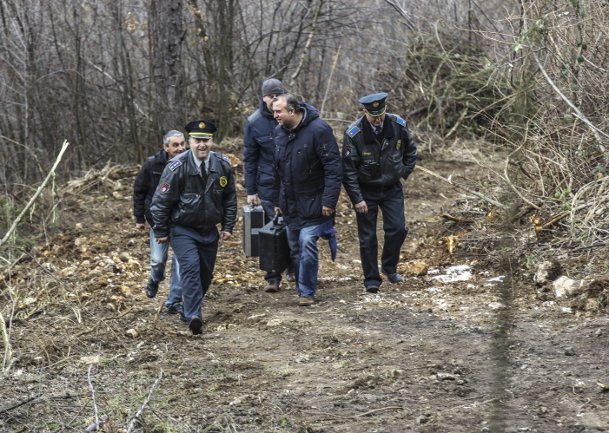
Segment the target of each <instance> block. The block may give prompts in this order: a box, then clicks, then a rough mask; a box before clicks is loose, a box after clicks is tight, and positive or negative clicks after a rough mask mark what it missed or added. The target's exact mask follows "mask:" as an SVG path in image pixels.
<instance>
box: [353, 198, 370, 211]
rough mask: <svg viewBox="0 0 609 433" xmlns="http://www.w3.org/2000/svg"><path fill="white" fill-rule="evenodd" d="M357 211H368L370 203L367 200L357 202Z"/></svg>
mask: <svg viewBox="0 0 609 433" xmlns="http://www.w3.org/2000/svg"><path fill="white" fill-rule="evenodd" d="M355 212H357V213H368V205H367V204H366V201H365V200H362V201H360V202H359V203H355Z"/></svg>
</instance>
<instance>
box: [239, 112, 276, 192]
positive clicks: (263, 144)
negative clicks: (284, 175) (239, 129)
mask: <svg viewBox="0 0 609 433" xmlns="http://www.w3.org/2000/svg"><path fill="white" fill-rule="evenodd" d="M276 126H277V121H276V120H275V118H274V117H273V114H272V113H271V112H270V111H269V110H268V108H267V106H266V104H265V102H264V101H260V106H259V107H258V109H257V110H256V111H255V112H254V113H253V114H252V115H251V116H249V117H248V119H247V123H246V124H245V127H244V129H243V171H244V173H245V190H246V191H247V194H248V195H254V194H258V197H260V198H261V199H263V200H269V201H271V200H273V197H274V195H275V190H274V189H275V172H274V170H273V154H274V153H275V145H274V144H273V134H274V130H275V127H276Z"/></svg>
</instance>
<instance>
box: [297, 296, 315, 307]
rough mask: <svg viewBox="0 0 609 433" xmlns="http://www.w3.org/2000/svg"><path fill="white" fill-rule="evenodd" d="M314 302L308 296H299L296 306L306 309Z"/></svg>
mask: <svg viewBox="0 0 609 433" xmlns="http://www.w3.org/2000/svg"><path fill="white" fill-rule="evenodd" d="M314 303H315V300H314V299H313V298H312V297H310V296H301V297H300V299H299V300H298V305H300V306H301V307H308V306H309V305H313V304H314Z"/></svg>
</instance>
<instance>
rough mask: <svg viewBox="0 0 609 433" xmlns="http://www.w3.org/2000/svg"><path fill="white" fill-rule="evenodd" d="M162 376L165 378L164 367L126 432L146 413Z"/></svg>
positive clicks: (129, 431)
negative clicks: (145, 410)
mask: <svg viewBox="0 0 609 433" xmlns="http://www.w3.org/2000/svg"><path fill="white" fill-rule="evenodd" d="M162 378H163V369H161V371H160V372H159V377H158V378H157V380H156V381H155V382H154V384H153V385H152V388H150V392H148V397H146V400H145V401H144V403H143V404H142V406H141V407H140V408H139V410H138V411H137V412H136V413H135V415H134V416H133V418H131V422H130V423H129V428H128V429H127V432H126V433H131V432H132V431H133V429H134V428H135V424H136V423H137V421H138V420H139V419H140V417H141V416H142V414H143V413H144V409H145V408H146V406H147V405H148V403H149V402H150V400H151V399H152V394H154V391H155V389H156V388H157V386H158V385H159V383H160V382H161V379H162Z"/></svg>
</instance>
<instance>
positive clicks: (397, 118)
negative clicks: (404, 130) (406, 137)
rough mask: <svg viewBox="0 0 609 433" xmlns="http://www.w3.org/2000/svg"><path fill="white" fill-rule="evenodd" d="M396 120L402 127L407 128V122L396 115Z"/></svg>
mask: <svg viewBox="0 0 609 433" xmlns="http://www.w3.org/2000/svg"><path fill="white" fill-rule="evenodd" d="M394 120H395V121H396V122H397V123H399V124H400V125H401V126H406V121H405V120H404V119H402V118H401V117H400V116H398V115H397V114H395V115H394Z"/></svg>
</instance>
